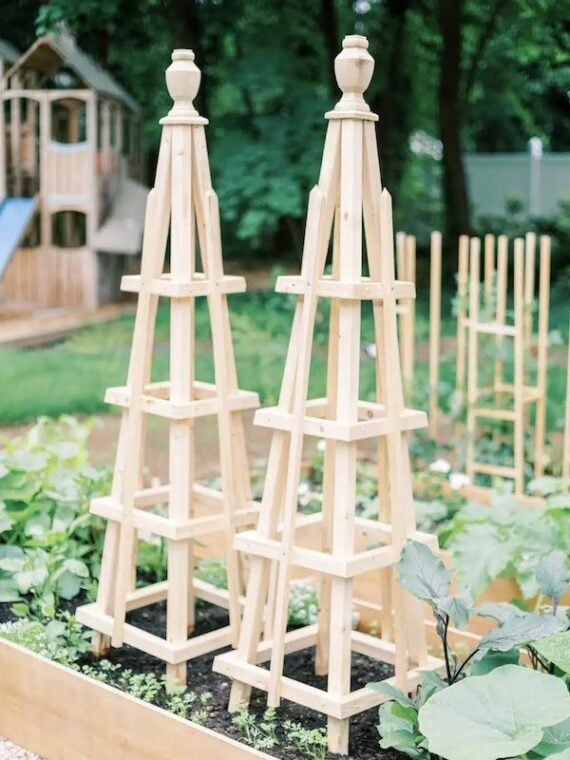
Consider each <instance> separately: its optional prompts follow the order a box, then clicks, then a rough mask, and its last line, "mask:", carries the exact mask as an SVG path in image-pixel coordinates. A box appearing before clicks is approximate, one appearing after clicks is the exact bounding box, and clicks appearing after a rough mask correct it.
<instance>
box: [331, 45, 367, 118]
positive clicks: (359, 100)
mask: <svg viewBox="0 0 570 760" xmlns="http://www.w3.org/2000/svg"><path fill="white" fill-rule="evenodd" d="M334 71H335V76H336V81H337V82H338V86H339V87H340V89H341V90H342V98H341V99H340V100H339V102H338V103H337V104H336V106H335V111H369V110H370V107H369V106H368V105H367V103H365V101H364V98H363V93H364V92H365V91H366V89H367V87H368V85H369V84H370V80H371V79H372V73H373V71H374V58H372V56H371V55H370V53H369V52H368V40H367V39H366V37H363V36H361V35H359V34H349V35H348V36H347V37H345V38H344V40H343V41H342V51H341V52H340V53H339V54H338V55H337V57H336V58H335V61H334Z"/></svg>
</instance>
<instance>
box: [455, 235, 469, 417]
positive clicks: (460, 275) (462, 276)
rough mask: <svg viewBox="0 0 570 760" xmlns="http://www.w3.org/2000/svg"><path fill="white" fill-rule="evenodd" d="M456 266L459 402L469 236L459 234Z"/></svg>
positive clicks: (464, 362)
mask: <svg viewBox="0 0 570 760" xmlns="http://www.w3.org/2000/svg"><path fill="white" fill-rule="evenodd" d="M458 256H459V259H458V266H457V346H456V351H457V355H456V363H455V389H456V392H457V395H458V397H459V400H460V401H461V403H463V402H464V394H465V364H466V358H467V357H466V328H465V314H466V311H467V292H468V282H467V278H468V272H469V236H468V235H461V236H460V238H459V247H458Z"/></svg>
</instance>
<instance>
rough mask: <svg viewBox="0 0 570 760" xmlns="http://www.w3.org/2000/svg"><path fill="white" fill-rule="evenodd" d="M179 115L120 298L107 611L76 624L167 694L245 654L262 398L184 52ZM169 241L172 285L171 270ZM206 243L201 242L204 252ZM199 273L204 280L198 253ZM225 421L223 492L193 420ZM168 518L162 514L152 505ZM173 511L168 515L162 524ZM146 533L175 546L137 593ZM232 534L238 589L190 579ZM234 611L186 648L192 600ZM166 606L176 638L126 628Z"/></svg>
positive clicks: (172, 119) (164, 145) (104, 594)
mask: <svg viewBox="0 0 570 760" xmlns="http://www.w3.org/2000/svg"><path fill="white" fill-rule="evenodd" d="M166 81H167V85H168V91H169V93H170V95H171V97H172V99H173V100H174V106H173V108H172V110H171V111H170V113H169V114H168V116H166V118H164V119H162V121H161V124H162V125H163V133H162V140H161V145H160V152H159V157H158V166H157V171H156V181H155V186H154V188H153V189H152V190H151V192H150V193H149V196H148V201H147V209H146V219H145V230H144V245H143V254H142V266H141V274H140V275H136V276H127V277H124V278H123V290H126V291H129V292H134V293H138V305H137V312H136V319H135V327H134V335H133V344H132V352H131V358H130V364H129V371H128V379H127V385H126V386H125V387H122V388H109V389H108V391H107V394H106V400H107V401H108V402H110V403H113V404H117V405H119V406H121V407H123V416H122V420H121V429H120V434H119V442H118V449H117V459H116V465H115V472H114V478H113V486H112V493H111V495H110V496H109V497H106V498H99V499H95V500H94V501H93V502H92V505H91V511H92V512H93V513H94V514H97V515H101V516H102V517H104V518H106V519H107V520H108V521H109V522H108V525H107V531H106V536H105V544H104V549H103V559H102V567H101V577H100V582H99V589H98V595H97V601H96V602H95V603H94V604H91V605H88V606H85V607H82V608H80V609H79V610H78V619H79V620H80V621H81V622H82V623H84V624H85V625H88V626H90V627H92V628H93V629H95V630H96V631H98V632H99V634H100V635H99V637H98V640H97V642H96V647H97V649H98V650H99V651H103V650H104V649H105V647H106V646H107V645H108V641H109V637H111V640H112V644H113V645H114V646H120V645H121V644H122V643H123V642H126V643H128V644H130V645H132V646H134V647H136V648H138V649H141V650H143V651H145V652H148V653H149V654H152V655H154V656H156V657H159V658H161V659H163V660H165V661H166V662H167V663H168V666H167V673H168V675H169V677H170V680H171V681H178V682H185V680H186V661H187V660H188V659H190V658H192V657H197V656H199V655H200V654H203V653H205V652H208V651H211V650H214V649H217V648H219V647H222V646H226V645H228V644H230V643H234V644H235V643H237V636H238V628H239V619H240V590H241V589H240V587H241V581H240V568H239V562H238V555H237V552H236V551H235V550H234V549H233V545H232V540H233V534H234V532H235V530H236V527H238V526H240V525H241V526H244V525H246V526H249V527H251V526H252V525H255V522H256V517H257V513H258V510H257V508H256V505H255V504H254V503H253V502H252V501H251V493H250V485H249V475H248V463H247V455H246V447H245V440H244V432H243V426H242V420H241V412H242V411H243V410H244V409H250V408H254V407H256V406H258V398H257V394H255V393H249V392H246V391H240V390H238V386H237V379H236V370H235V362H234V355H233V347H232V340H231V333H230V324H229V315H228V305H227V294H228V293H235V292H240V291H243V290H245V281H244V279H243V278H242V277H229V276H225V275H224V273H223V265H222V253H221V238H220V224H219V215H218V202H217V197H216V194H215V193H214V191H213V190H212V186H211V181H210V170H209V164H208V154H207V148H206V137H205V131H204V125H205V124H207V121H206V119H203V118H201V117H200V116H199V115H198V113H197V112H196V110H195V108H194V106H193V103H192V101H193V99H194V98H195V97H196V93H197V92H198V88H199V84H200V71H199V69H198V68H197V67H196V65H195V64H194V54H193V53H192V51H190V50H176V51H174V53H173V55H172V64H171V66H170V67H169V68H168V70H167V72H166ZM169 229H170V272H169V273H164V271H163V270H164V259H165V251H166V244H167V238H168V232H169ZM196 237H197V241H196ZM197 242H198V243H199V252H200V259H201V263H202V267H203V271H197V260H196V259H197V245H196V243H197ZM159 296H163V297H165V298H168V299H170V301H171V306H170V309H171V310H170V317H171V326H170V381H169V382H151V381H150V380H151V377H150V375H151V364H152V350H153V342H154V325H155V317H156V310H157V305H158V299H159ZM198 296H206V297H207V299H208V309H209V315H210V325H211V335H212V347H213V357H214V368H215V383H214V384H211V383H205V382H200V381H198V380H196V378H195V376H194V375H195V373H194V368H195V351H196V346H195V310H194V306H195V299H196V297H198ZM148 415H158V416H159V417H163V418H166V419H167V420H168V421H169V482H168V484H166V485H164V486H159V487H153V488H144V487H143V464H144V442H145V427H146V417H147V416H148ZM208 415H215V416H217V422H218V433H219V447H220V464H221V474H222V483H223V486H222V490H221V491H219V490H216V489H213V488H207V487H205V486H203V485H201V484H199V483H197V482H196V479H195V458H196V448H197V445H196V444H197V442H196V440H195V429H194V422H195V420H196V418H198V417H202V416H208ZM157 505H158V506H159V507H161V506H162V509H163V512H162V513H156V512H154V511H153V509H154V507H156V506H157ZM164 510H166V515H165V514H164ZM137 531H147V532H150V533H152V534H154V535H157V536H161V537H162V538H163V539H165V540H166V541H167V544H168V580H167V581H165V582H163V583H157V584H153V585H151V586H147V587H143V588H136V587H135V585H134V577H133V576H134V575H136V572H135V571H136V562H135V558H136V543H137ZM215 532H225V535H226V539H227V565H228V590H227V591H219V590H218V589H216V588H214V587H213V586H211V585H210V584H207V583H204V582H201V581H199V580H198V579H196V578H193V543H194V542H195V541H196V540H199V538H200V537H201V536H204V535H206V534H209V533H215ZM196 597H198V598H204V599H206V600H207V601H209V602H213V603H215V604H219V605H220V606H224V607H228V608H229V615H230V624H229V626H227V627H224V628H222V629H220V630H216V631H213V632H211V633H208V634H203V635H200V636H196V637H194V638H188V634H189V633H191V632H192V630H193V627H194V602H195V598H196ZM164 599H166V605H167V622H166V639H163V638H161V637H159V636H156V635H152V634H150V633H147V632H145V631H143V630H141V629H140V628H138V627H135V626H134V625H131V624H127V623H126V622H125V616H126V613H127V612H128V611H129V610H133V609H136V608H138V607H143V606H145V605H148V604H153V603H155V602H158V601H161V600H164Z"/></svg>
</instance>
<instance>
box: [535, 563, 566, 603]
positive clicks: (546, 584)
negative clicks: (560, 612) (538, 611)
mask: <svg viewBox="0 0 570 760" xmlns="http://www.w3.org/2000/svg"><path fill="white" fill-rule="evenodd" d="M536 579H537V581H538V585H539V588H540V593H541V594H544V596H547V597H548V598H549V599H555V600H556V601H558V600H559V599H560V597H561V596H562V595H563V594H564V592H565V591H566V589H567V588H568V583H569V582H570V569H569V568H568V564H567V561H566V554H565V553H564V552H562V551H553V552H549V554H545V555H544V557H542V558H541V560H540V562H539V563H538V567H537V568H536Z"/></svg>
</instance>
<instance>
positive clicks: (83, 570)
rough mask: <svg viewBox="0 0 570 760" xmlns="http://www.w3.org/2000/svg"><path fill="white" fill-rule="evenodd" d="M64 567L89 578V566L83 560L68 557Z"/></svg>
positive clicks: (81, 576)
mask: <svg viewBox="0 0 570 760" xmlns="http://www.w3.org/2000/svg"><path fill="white" fill-rule="evenodd" d="M64 567H65V569H66V570H68V571H69V572H70V573H73V574H74V575H78V576H79V577H80V578H89V568H88V567H87V565H86V564H85V562H81V560H79V559H66V560H65V562H64Z"/></svg>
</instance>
